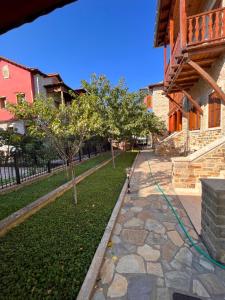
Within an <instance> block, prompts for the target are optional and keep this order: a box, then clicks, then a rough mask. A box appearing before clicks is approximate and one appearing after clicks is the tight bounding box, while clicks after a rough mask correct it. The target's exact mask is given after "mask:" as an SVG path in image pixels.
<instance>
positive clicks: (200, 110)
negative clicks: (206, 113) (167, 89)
mask: <svg viewBox="0 0 225 300" xmlns="http://www.w3.org/2000/svg"><path fill="white" fill-rule="evenodd" d="M176 86H177V87H178V88H180V90H181V91H182V93H183V94H184V95H185V96H186V97H187V98H188V100H189V101H190V102H191V103H192V104H193V106H194V107H195V108H196V109H197V110H198V111H199V112H200V114H202V115H203V110H202V108H201V106H200V105H199V104H198V102H197V101H195V100H194V99H193V98H192V96H191V95H190V94H189V93H188V92H187V91H186V90H185V89H184V88H182V87H180V86H179V85H176Z"/></svg>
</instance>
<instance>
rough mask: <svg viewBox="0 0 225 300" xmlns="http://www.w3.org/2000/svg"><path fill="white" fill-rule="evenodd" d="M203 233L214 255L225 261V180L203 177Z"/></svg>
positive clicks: (207, 245) (217, 258) (215, 257)
mask: <svg viewBox="0 0 225 300" xmlns="http://www.w3.org/2000/svg"><path fill="white" fill-rule="evenodd" d="M201 183H202V220H201V224H202V231H201V235H202V238H203V241H204V242H205V245H206V247H207V248H208V250H209V252H210V254H211V255H212V257H213V258H214V259H216V260H218V261H220V262H222V263H225V180H224V179H201Z"/></svg>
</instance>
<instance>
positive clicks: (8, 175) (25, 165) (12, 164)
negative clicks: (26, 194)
mask: <svg viewBox="0 0 225 300" xmlns="http://www.w3.org/2000/svg"><path fill="white" fill-rule="evenodd" d="M107 150H109V148H108V145H102V144H99V145H91V146H90V145H87V144H85V145H84V146H83V147H82V149H81V150H80V151H79V153H78V154H77V155H76V156H75V157H74V159H73V162H76V161H82V160H85V159H88V158H90V157H92V156H95V155H97V154H98V153H100V152H104V151H107ZM66 165H68V162H65V161H63V160H62V159H60V158H59V157H57V156H55V157H54V158H53V159H51V160H49V159H47V158H46V155H43V153H42V155H40V154H37V153H24V152H22V151H17V152H14V153H13V154H10V155H8V156H5V157H4V156H1V158H0V189H2V190H3V189H5V188H7V187H9V186H13V185H17V184H21V183H22V182H25V181H29V180H31V179H33V178H35V177H39V176H41V175H43V174H46V173H51V172H52V171H53V170H56V169H59V168H64V167H65V166H66Z"/></svg>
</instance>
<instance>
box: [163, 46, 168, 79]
mask: <svg viewBox="0 0 225 300" xmlns="http://www.w3.org/2000/svg"><path fill="white" fill-rule="evenodd" d="M163 54H164V81H165V79H166V69H167V47H166V45H164V53H163Z"/></svg>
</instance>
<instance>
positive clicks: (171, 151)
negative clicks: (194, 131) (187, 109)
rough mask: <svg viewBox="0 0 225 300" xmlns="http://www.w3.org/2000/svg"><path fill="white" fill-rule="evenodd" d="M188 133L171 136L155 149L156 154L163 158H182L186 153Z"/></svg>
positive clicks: (176, 133) (181, 132)
mask: <svg viewBox="0 0 225 300" xmlns="http://www.w3.org/2000/svg"><path fill="white" fill-rule="evenodd" d="M186 140H187V133H186V132H185V131H179V132H175V133H173V134H171V135H170V136H168V137H167V138H165V139H164V140H162V141H161V142H159V143H158V144H157V145H156V147H155V153H156V154H157V155H163V156H180V155H184V154H185V151H186Z"/></svg>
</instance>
